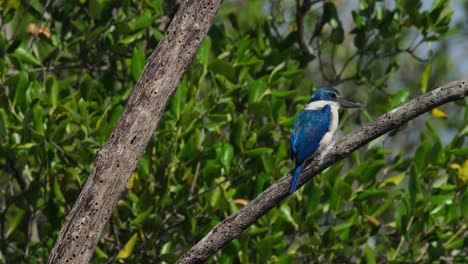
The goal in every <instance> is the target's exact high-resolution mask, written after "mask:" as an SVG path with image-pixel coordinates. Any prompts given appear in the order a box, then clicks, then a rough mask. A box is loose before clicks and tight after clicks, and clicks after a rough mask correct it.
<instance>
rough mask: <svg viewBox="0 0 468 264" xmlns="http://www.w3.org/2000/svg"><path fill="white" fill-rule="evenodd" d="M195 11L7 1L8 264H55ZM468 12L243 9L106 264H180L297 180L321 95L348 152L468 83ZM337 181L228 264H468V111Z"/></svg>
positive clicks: (180, 102) (143, 176) (235, 248)
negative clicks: (149, 78)
mask: <svg viewBox="0 0 468 264" xmlns="http://www.w3.org/2000/svg"><path fill="white" fill-rule="evenodd" d="M179 2H180V1H163V0H159V1H158V0H153V1H151V0H145V1H133V0H124V1H114V0H79V1H77V0H72V1H64V0H56V1H40V0H28V1H23V0H3V1H0V10H1V17H0V28H1V35H0V84H1V90H0V144H1V147H0V167H1V168H2V170H1V171H0V236H1V241H0V263H21V262H25V261H26V260H27V262H29V263H42V262H45V260H46V259H47V256H48V253H49V251H50V250H51V248H52V246H53V243H54V240H55V238H56V237H57V235H58V232H59V230H60V227H61V225H62V223H63V221H64V219H65V217H66V215H67V212H68V211H69V210H70V209H71V207H72V205H73V203H74V201H75V199H76V198H77V195H78V193H79V191H80V189H81V187H82V186H83V184H84V182H85V181H86V179H87V176H88V174H89V172H90V170H91V168H92V164H93V161H94V158H95V155H96V152H97V151H98V150H99V148H100V147H101V146H102V145H103V144H104V143H105V142H106V140H107V138H108V137H109V135H110V133H111V131H112V129H113V126H114V125H115V123H116V121H117V120H118V118H119V116H120V114H121V113H122V110H123V107H124V106H125V103H126V100H127V99H128V97H129V95H130V93H131V92H132V88H133V86H134V85H135V83H136V81H137V80H138V78H139V75H140V73H141V72H142V69H143V67H144V65H145V63H146V58H147V57H148V56H149V55H150V54H151V52H152V51H153V49H154V48H155V47H156V45H157V44H158V41H160V40H161V38H162V37H163V35H164V30H165V29H166V27H167V25H168V23H169V22H170V19H171V17H172V16H173V14H174V12H175V11H176V10H177V5H178V3H179ZM467 12H468V4H467V3H466V2H465V1H445V0H434V1H409V0H398V1H375V0H368V1H356V0H353V1H338V0H336V1H320V0H319V1H311V0H296V1H292V0H251V1H245V0H237V1H235V0H230V1H229V0H226V1H224V2H223V4H222V7H221V9H220V11H219V13H218V15H217V17H216V21H215V23H214V25H213V27H212V28H211V30H210V32H209V35H208V37H207V38H206V40H205V41H204V42H203V45H202V46H201V48H200V50H199V52H198V54H197V56H196V59H194V61H193V63H192V65H191V67H190V69H189V70H188V72H187V73H186V74H185V77H184V79H183V80H182V82H181V84H180V86H179V88H178V90H177V92H176V94H175V96H174V97H173V98H172V101H171V103H170V106H169V107H168V109H167V111H166V114H165V116H164V118H163V120H162V122H161V123H160V126H159V128H158V129H157V131H156V132H155V134H154V137H153V140H152V141H151V142H150V143H149V145H148V147H147V151H146V153H145V154H144V155H143V157H142V159H141V161H140V162H139V165H138V169H137V170H136V171H135V173H134V174H133V175H132V177H131V181H130V183H129V190H128V192H127V193H126V194H125V196H124V197H122V199H121V200H120V201H119V203H118V206H117V209H116V210H115V212H114V214H113V217H112V218H111V220H110V222H109V224H108V226H107V227H106V229H105V232H104V234H103V236H102V239H101V240H100V243H99V245H98V248H97V251H96V253H95V255H94V258H93V263H109V262H126V263H150V262H155V263H172V262H174V261H175V260H176V259H177V257H178V256H179V255H180V254H182V253H183V252H185V251H186V250H188V249H189V248H190V247H191V246H192V245H193V244H194V243H195V242H197V241H198V240H199V239H201V238H202V237H203V235H204V234H206V233H207V232H208V231H209V230H210V229H211V228H212V227H213V226H214V225H215V224H217V223H218V222H219V221H221V220H222V219H223V218H225V217H226V216H228V215H229V214H231V213H233V212H235V211H237V210H239V208H241V207H242V206H244V205H246V204H247V203H248V202H249V201H250V200H251V199H253V198H254V197H255V196H256V195H258V194H259V193H260V192H261V191H262V190H264V189H265V188H266V187H267V186H269V185H270V184H271V183H273V182H274V181H275V180H277V179H278V178H280V177H282V176H284V175H285V174H287V173H288V171H289V170H290V169H291V168H292V166H293V165H292V163H291V161H290V160H289V157H288V147H289V146H288V139H289V133H290V129H291V126H292V122H293V120H294V117H295V115H296V114H297V113H298V112H299V111H300V110H301V108H302V107H303V106H304V104H305V102H306V101H307V99H308V98H309V96H310V95H311V93H312V92H313V91H314V90H315V89H316V88H317V87H319V86H336V87H338V88H339V89H340V90H341V91H342V94H343V95H345V96H347V97H349V98H351V99H354V100H356V101H360V102H363V103H365V104H366V108H365V110H363V111H346V112H342V113H341V117H342V118H341V120H342V121H341V127H340V128H341V131H343V132H341V133H340V135H338V136H342V135H343V134H346V133H350V132H351V131H352V130H353V129H355V128H357V127H359V126H361V125H363V124H366V123H368V122H371V121H372V120H373V119H375V118H376V117H377V116H379V115H381V114H383V113H385V112H387V111H390V110H391V109H393V108H395V107H398V106H399V105H401V104H403V103H405V102H407V101H408V100H410V99H411V98H414V97H415V96H418V95H420V94H421V93H424V92H427V91H429V90H431V89H434V88H436V87H438V86H440V85H443V84H445V83H447V82H450V81H452V80H455V79H461V78H465V79H466V78H468V75H467V72H468V64H467V62H466V60H465V59H464V58H466V56H467V55H468V54H467V50H468V42H467V39H468V28H467V27H466V25H467V23H468V19H467V17H468V16H467ZM466 106H467V103H466V100H465V101H459V102H456V103H451V104H448V105H445V106H442V107H441V108H439V109H437V110H435V111H433V112H432V113H429V114H426V115H424V116H422V117H421V118H419V119H417V120H415V121H411V122H410V123H409V125H407V126H406V127H404V128H401V129H398V130H396V131H393V132H392V133H389V134H387V135H385V136H382V137H380V138H378V139H376V140H375V141H373V142H372V143H371V144H369V145H368V146H366V147H364V148H362V149H360V150H359V151H356V152H355V153H353V154H352V155H351V156H350V157H349V158H347V159H346V160H344V161H340V162H338V163H336V164H334V165H333V166H332V167H331V168H329V169H327V170H326V171H325V172H323V173H322V174H321V175H319V176H317V177H316V178H315V179H314V180H313V181H311V182H309V183H308V184H307V185H306V186H305V187H304V188H302V189H300V190H299V191H297V192H296V193H295V194H294V195H292V196H291V197H290V198H288V199H287V200H286V201H285V202H284V203H283V204H280V205H278V207H277V208H275V209H273V210H272V211H271V212H269V213H268V214H267V215H266V216H264V217H263V218H261V219H260V220H259V221H258V222H257V223H256V224H255V225H253V226H252V227H250V228H249V229H248V230H247V231H246V232H244V233H243V234H242V235H241V236H240V237H239V238H238V239H236V240H234V241H233V242H231V243H229V244H228V245H227V246H226V247H225V248H224V249H223V250H222V251H220V252H218V253H216V255H215V256H214V257H212V258H211V259H210V263H291V262H293V263H311V262H321V263H322V262H325V263H327V262H334V263H343V262H357V263H387V262H394V263H401V262H413V263H414V262H415V263H423V262H424V263H426V262H432V261H436V263H440V262H442V263H467V262H468V225H467V224H468V221H467V220H468V192H467V188H468V187H467V184H468V160H467V156H468V144H467V134H468V108H467V107H466Z"/></svg>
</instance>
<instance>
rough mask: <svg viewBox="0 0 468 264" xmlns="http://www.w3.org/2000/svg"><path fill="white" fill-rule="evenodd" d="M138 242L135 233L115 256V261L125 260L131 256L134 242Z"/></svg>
mask: <svg viewBox="0 0 468 264" xmlns="http://www.w3.org/2000/svg"><path fill="white" fill-rule="evenodd" d="M137 241H138V234H137V233H135V234H134V235H133V236H132V237H131V238H130V239H129V240H128V241H127V243H126V244H125V246H124V248H122V249H121V250H120V251H119V253H118V254H117V259H126V258H128V257H130V256H131V255H132V252H133V248H135V245H136V242H137Z"/></svg>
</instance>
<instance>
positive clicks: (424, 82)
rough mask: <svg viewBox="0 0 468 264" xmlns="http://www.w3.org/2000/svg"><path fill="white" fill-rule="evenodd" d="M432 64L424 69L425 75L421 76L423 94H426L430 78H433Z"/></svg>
mask: <svg viewBox="0 0 468 264" xmlns="http://www.w3.org/2000/svg"><path fill="white" fill-rule="evenodd" d="M431 70H432V63H429V64H427V65H426V67H425V68H424V71H423V73H422V74H421V92H422V93H426V92H427V87H428V84H429V77H430V76H431Z"/></svg>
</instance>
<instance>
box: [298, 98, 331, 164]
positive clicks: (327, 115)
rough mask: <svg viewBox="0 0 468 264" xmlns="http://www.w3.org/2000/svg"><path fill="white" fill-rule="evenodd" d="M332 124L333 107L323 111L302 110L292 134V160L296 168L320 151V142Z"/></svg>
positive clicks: (327, 107)
mask: <svg viewBox="0 0 468 264" xmlns="http://www.w3.org/2000/svg"><path fill="white" fill-rule="evenodd" d="M330 122H331V107H330V106H329V105H326V106H325V107H323V108H322V109H321V110H302V111H301V112H300V113H299V115H298V116H297V117H296V120H295V121H294V126H293V131H292V133H291V139H290V144H291V159H294V160H295V161H296V167H297V166H299V165H300V164H301V163H303V162H304V161H305V160H306V159H307V158H308V157H309V156H311V155H312V154H314V152H315V151H316V150H317V149H318V147H319V143H320V140H322V138H323V136H324V135H325V134H326V133H327V132H328V129H329V127H330Z"/></svg>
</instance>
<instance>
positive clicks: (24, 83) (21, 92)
mask: <svg viewBox="0 0 468 264" xmlns="http://www.w3.org/2000/svg"><path fill="white" fill-rule="evenodd" d="M28 86H29V76H28V73H27V72H25V71H20V72H19V73H18V81H17V82H16V92H15V99H14V104H15V105H17V106H18V107H19V108H21V109H24V108H26V92H27V89H28Z"/></svg>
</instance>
